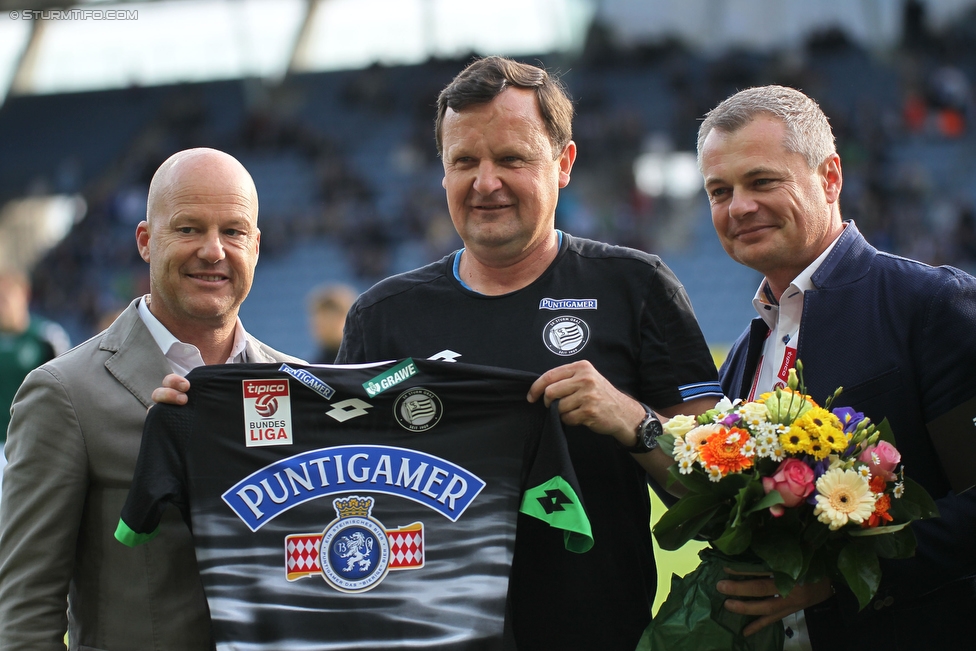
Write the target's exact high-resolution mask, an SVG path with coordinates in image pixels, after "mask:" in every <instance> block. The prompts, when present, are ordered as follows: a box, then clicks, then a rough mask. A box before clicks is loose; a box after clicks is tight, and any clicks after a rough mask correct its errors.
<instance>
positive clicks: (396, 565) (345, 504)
mask: <svg viewBox="0 0 976 651" xmlns="http://www.w3.org/2000/svg"><path fill="white" fill-rule="evenodd" d="M332 504H333V506H334V507H335V510H336V515H337V516H338V517H337V518H336V519H335V520H333V521H332V522H331V523H330V524H329V526H328V527H327V528H326V530H325V531H324V532H323V533H320V534H293V535H290V536H288V537H287V538H285V564H286V576H287V578H288V580H289V581H297V580H298V579H303V578H305V577H308V576H312V575H313V574H321V575H322V578H324V579H325V581H326V583H328V584H329V585H330V586H332V587H333V588H335V589H336V590H338V591H340V592H366V591H367V590H370V589H372V588H373V587H375V586H376V585H378V584H379V583H380V581H382V580H383V578H384V577H385V576H386V573H387V572H388V571H391V570H415V569H419V568H422V567H423V566H424V525H423V523H421V522H414V523H413V524H409V525H407V526H405V527H399V528H397V529H390V530H387V529H385V528H384V527H383V525H382V524H381V523H380V522H379V521H378V520H376V519H375V518H373V517H372V509H373V498H371V497H360V496H358V495H350V496H349V497H348V498H346V499H343V498H339V499H336V500H333V502H332Z"/></svg>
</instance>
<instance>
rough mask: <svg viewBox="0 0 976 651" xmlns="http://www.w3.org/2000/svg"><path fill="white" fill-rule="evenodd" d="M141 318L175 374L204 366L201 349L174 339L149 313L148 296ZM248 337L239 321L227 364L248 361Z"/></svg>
mask: <svg viewBox="0 0 976 651" xmlns="http://www.w3.org/2000/svg"><path fill="white" fill-rule="evenodd" d="M139 317H140V318H141V319H142V322H143V323H145V324H146V328H148V329H149V334H151V335H152V337H153V339H154V340H155V341H156V345H158V346H159V349H160V350H161V351H163V355H165V356H166V359H167V360H169V363H170V366H172V367H173V372H174V373H177V374H179V375H186V374H187V373H189V372H190V371H192V370H193V369H195V368H197V367H198V366H204V362H203V356H202V355H201V354H200V349H199V348H197V347H196V346H194V345H193V344H185V343H183V342H182V341H180V340H179V339H177V338H176V337H174V336H173V333H171V332H170V331H169V330H168V329H167V328H166V326H164V325H163V324H162V323H160V321H159V319H157V318H156V317H155V316H153V313H152V312H150V311H149V295H148V294H147V295H146V296H143V297H142V300H141V301H139ZM248 337H249V335H248V334H247V332H245V330H244V325H243V324H242V323H241V320H240V319H237V325H236V326H235V328H234V346H233V347H232V348H231V351H230V357H228V358H227V361H226V362H225V364H240V363H242V362H244V361H246V360H245V358H244V350H245V348H247V340H248Z"/></svg>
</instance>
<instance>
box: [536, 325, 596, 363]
mask: <svg viewBox="0 0 976 651" xmlns="http://www.w3.org/2000/svg"><path fill="white" fill-rule="evenodd" d="M589 338H590V328H589V326H588V325H586V322H585V321H583V319H580V318H577V317H575V316H557V317H556V318H555V319H553V320H552V321H550V322H549V323H547V324H546V325H545V327H544V328H543V329H542V341H543V342H544V343H545V344H546V348H548V349H549V350H550V351H552V352H554V353H555V354H557V355H560V356H562V357H566V356H568V355H575V354H576V353H578V352H579V351H581V350H583V346H585V345H586V342H587V340H588V339H589Z"/></svg>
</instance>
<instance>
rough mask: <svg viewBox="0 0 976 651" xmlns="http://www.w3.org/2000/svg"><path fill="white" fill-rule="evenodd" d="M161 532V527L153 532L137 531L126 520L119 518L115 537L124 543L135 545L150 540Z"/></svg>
mask: <svg viewBox="0 0 976 651" xmlns="http://www.w3.org/2000/svg"><path fill="white" fill-rule="evenodd" d="M158 534H159V527H156V530H155V531H153V532H151V533H136V532H135V531H133V530H132V529H130V528H129V525H127V524H126V523H125V522H123V521H122V520H121V519H120V520H119V526H118V527H116V528H115V539H116V540H118V541H119V542H120V543H122V544H123V545H127V546H129V547H135V546H137V545H142V544H144V543H147V542H149V541H150V540H152V539H153V538H155V537H156V536H157V535H158Z"/></svg>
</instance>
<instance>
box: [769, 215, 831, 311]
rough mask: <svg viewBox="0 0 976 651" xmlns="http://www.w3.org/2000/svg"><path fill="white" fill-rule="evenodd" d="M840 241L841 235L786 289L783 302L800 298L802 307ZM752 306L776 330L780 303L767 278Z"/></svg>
mask: <svg viewBox="0 0 976 651" xmlns="http://www.w3.org/2000/svg"><path fill="white" fill-rule="evenodd" d="M844 228H847V224H846V223H845V224H844ZM841 233H843V231H841ZM839 239H840V234H838V235H837V237H836V238H834V241H833V242H831V243H830V246H828V247H827V248H826V249H824V252H823V253H821V254H820V255H819V256H818V257H817V259H816V260H814V261H813V262H811V263H810V264H809V265H808V266H807V268H806V269H804V270H803V271H801V272H800V274H799V275H798V276H797V277H796V278H794V279H793V282H792V283H790V286H789V287H787V288H786V291H785V292H783V296H782V298H783V300H788V299H794V298H798V299H799V300H800V305H801V306H802V304H803V303H802V301H803V293H804V292H806V291H807V290H810V289H816V287H814V285H813V280H811V279H812V278H813V274H815V273H816V272H817V269H819V268H820V265H822V264H823V261H824V260H826V259H827V256H828V255H830V252H831V251H832V250H833V249H834V247H835V246H837V240H839ZM752 306H753V307H754V308H755V309H756V312H757V313H758V314H759V316H761V317H762V319H763V321H765V322H766V325H768V326H769V329H770V330H774V329H775V328H776V322H777V320H778V317H779V307H780V302H779V301H777V300H776V297H775V296H773V293H772V291H770V289H769V283H768V282H767V281H766V279H765V278H763V281H762V283H760V285H759V289H757V290H756V295H755V296H754V297H753V299H752Z"/></svg>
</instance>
